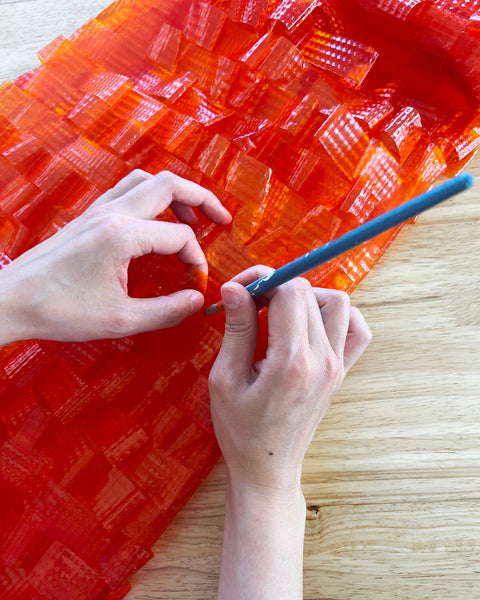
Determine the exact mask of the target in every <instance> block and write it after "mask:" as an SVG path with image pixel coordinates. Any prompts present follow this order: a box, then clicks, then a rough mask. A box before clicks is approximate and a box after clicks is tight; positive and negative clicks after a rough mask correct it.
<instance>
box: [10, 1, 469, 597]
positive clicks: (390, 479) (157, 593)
mask: <svg viewBox="0 0 480 600" xmlns="http://www.w3.org/2000/svg"><path fill="white" fill-rule="evenodd" d="M106 5H107V2H104V1H103V0H102V1H100V0H89V1H88V2H83V1H80V0H70V2H69V3H68V4H63V3H62V4H60V3H59V2H58V0H24V1H12V0H9V1H5V0H0V80H5V79H9V78H13V77H15V76H17V75H19V74H20V73H22V72H23V71H25V70H28V69H30V68H33V67H34V66H36V65H37V64H38V63H37V61H36V59H35V50H37V49H39V48H41V47H42V46H43V45H45V44H46V43H48V42H49V41H50V40H51V39H53V38H54V37H56V36H57V35H58V34H60V33H63V34H65V35H69V34H70V33H71V32H73V31H74V30H75V29H76V28H77V27H78V26H79V25H81V24H82V23H83V22H84V21H85V20H87V19H88V18H89V17H92V16H94V15H95V14H97V13H98V12H99V11H100V10H101V9H102V8H104V6H106ZM469 170H470V172H472V173H473V174H474V175H477V176H478V177H480V161H479V160H476V161H475V162H474V163H473V164H472V165H471V167H470V169H469ZM479 193H480V188H479V186H478V185H476V186H475V187H474V189H473V190H470V191H469V192H467V193H465V194H464V195H462V196H461V197H458V198H456V199H454V200H452V201H449V202H448V203H447V204H445V205H442V206H440V207H438V208H436V209H434V210H432V211H430V212H428V213H426V214H424V215H422V216H421V217H420V219H419V221H418V223H417V224H416V225H413V226H411V225H409V226H407V227H405V229H404V230H403V231H402V233H401V234H400V236H399V237H398V238H397V240H396V242H395V243H394V245H393V246H392V248H391V249H390V251H389V252H388V253H387V255H386V256H385V257H384V258H383V259H382V261H381V262H380V264H379V265H378V266H377V267H376V269H375V270H374V271H373V272H372V273H371V274H370V275H369V276H368V277H367V279H366V280H365V281H364V282H363V283H362V284H361V285H360V287H359V288H358V289H357V290H356V291H355V293H354V295H353V301H354V303H355V304H356V305H357V306H359V307H360V308H361V309H362V311H363V313H364V315H365V317H366V318H367V320H368V322H369V324H370V326H371V328H372V331H373V334H374V340H373V342H372V344H371V346H370V347H369V349H368V351H367V353H366V354H365V355H364V356H363V357H362V359H361V360H360V362H359V363H358V364H357V365H356V366H355V367H354V369H353V370H352V371H351V373H350V374H349V376H348V377H347V379H346V381H345V383H344V385H343V388H342V390H341V391H340V393H339V394H338V395H337V397H336V399H335V400H334V403H333V404H332V406H331V408H330V409H329V411H328V413H327V415H326V417H325V419H324V421H323V422H322V424H321V425H320V427H319V429H318V432H317V435H316V436H315V439H314V442H313V443H312V446H311V448H310V451H309V453H308V456H307V458H306V461H305V466H304V491H305V494H306V497H307V503H308V507H309V510H308V518H307V526H306V543H305V598H306V599H315V600H347V599H355V600H363V599H369V600H372V599H375V600H377V599H378V600H397V599H398V600H430V599H432V600H443V599H446V598H449V599H452V600H479V599H480V567H479V564H480V562H479V560H480V444H479V440H480V370H479V365H480V304H479V301H478V299H479V295H480V269H479V268H478V264H479V262H480V236H479V225H480V205H479V202H478V199H479ZM223 482H224V468H223V465H222V464H221V463H219V464H218V465H217V466H216V467H215V468H214V470H213V472H212V473H211V474H210V476H209V477H208V478H207V480H206V481H205V482H204V483H203V484H202V486H201V487H200V489H199V490H198V491H197V493H196V494H195V496H194V497H193V498H192V500H191V501H190V502H189V503H188V505H187V506H186V507H185V508H184V509H183V511H182V512H181V513H180V514H179V515H178V517H177V518H176V520H175V521H174V523H172V525H171V526H170V527H169V529H168V530H167V532H166V533H165V535H164V536H162V538H161V540H160V541H159V542H158V544H157V545H156V547H155V558H154V559H153V560H152V561H151V562H150V563H149V564H148V565H146V567H145V568H144V569H143V570H142V571H141V572H140V573H139V574H138V575H137V576H136V577H135V581H134V588H133V590H132V592H131V593H130V594H129V596H128V600H160V599H162V600H163V599H165V600H167V599H169V600H171V599H172V598H176V599H178V600H193V599H196V600H198V599H202V600H203V599H213V598H215V593H216V588H217V574H218V570H219V563H220V555H221V545H222V529H223V514H224V513H223V504H224V491H223Z"/></svg>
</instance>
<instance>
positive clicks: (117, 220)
mask: <svg viewBox="0 0 480 600" xmlns="http://www.w3.org/2000/svg"><path fill="white" fill-rule="evenodd" d="M128 225H129V220H128V219H127V217H125V215H122V214H119V213H108V214H104V215H103V217H102V218H101V219H100V222H99V223H98V228H99V230H100V233H101V234H102V235H103V236H104V237H106V238H108V239H116V238H117V237H118V236H119V235H123V233H124V232H125V230H126V229H127V228H128Z"/></svg>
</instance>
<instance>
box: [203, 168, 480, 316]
mask: <svg viewBox="0 0 480 600" xmlns="http://www.w3.org/2000/svg"><path fill="white" fill-rule="evenodd" d="M473 181H474V179H473V177H472V176H471V175H469V174H468V173H463V174H462V175H458V176H457V177H454V178H453V179H450V180H449V181H446V182H445V183H443V184H441V185H439V186H437V187H435V188H433V189H431V190H429V191H428V192H425V193H424V194H420V196H417V197H416V198H414V199H413V200H410V201H408V202H405V203H404V204H402V205H401V206H397V207H396V208H394V209H392V210H389V211H388V212H386V213H384V214H383V215H380V216H379V217H376V218H375V219H371V220H370V221H367V222H366V223H364V224H363V225H360V226H359V227H356V228H355V229H352V230H351V231H349V232H348V233H346V234H345V235H342V236H341V237H339V238H337V239H335V240H332V241H331V242H327V243H326V244H324V245H323V246H320V247H319V248H316V249H315V250H312V251H311V252H307V254H304V255H303V256H300V258H297V259H296V260H294V261H292V262H290V263H288V264H286V265H284V266H283V267H280V268H279V269H276V270H275V271H273V272H272V273H270V274H269V275H265V277H262V278H260V279H257V280H256V281H254V282H252V283H250V284H249V285H247V286H246V289H247V290H248V291H249V292H250V294H251V296H253V297H255V296H260V295H262V294H265V292H268V291H270V290H273V289H274V288H276V287H279V286H280V285H282V284H283V283H286V282H287V281H290V280H291V279H294V278H295V277H299V276H300V275H303V274H305V273H307V272H308V271H311V270H312V269H315V268H316V267H319V266H320V265H322V264H324V263H326V262H328V261H329V260H332V258H335V257H337V256H340V255H341V254H344V253H345V252H348V251H349V250H352V248H355V247H357V246H361V245H362V244H364V243H365V242H368V241H369V240H371V239H373V238H375V237H377V236H378V235H380V234H382V233H385V231H388V230H389V229H393V228H394V227H397V225H401V224H402V223H404V222H405V221H408V220H409V219H412V218H413V217H415V216H417V215H418V214H420V213H422V212H424V211H426V210H428V209H429V208H432V207H433V206H436V205H437V204H440V203H441V202H444V201H445V200H447V199H448V198H451V197H452V196H455V195H456V194H460V193H461V192H463V191H465V190H466V189H467V188H469V187H471V186H472V185H473ZM222 310H223V306H222V305H221V302H219V303H218V304H213V305H212V306H209V307H208V308H207V309H206V311H205V314H206V315H212V314H216V313H218V312H221V311H222Z"/></svg>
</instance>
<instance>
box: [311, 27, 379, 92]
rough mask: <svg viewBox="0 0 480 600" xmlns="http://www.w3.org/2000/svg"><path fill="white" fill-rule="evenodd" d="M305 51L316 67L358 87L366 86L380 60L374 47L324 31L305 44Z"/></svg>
mask: <svg viewBox="0 0 480 600" xmlns="http://www.w3.org/2000/svg"><path fill="white" fill-rule="evenodd" d="M301 51H302V54H303V55H304V56H305V58H306V59H307V60H308V61H309V62H311V63H312V64H313V65H315V66H316V67H318V68H320V69H325V70H326V71H330V72H332V73H333V74H334V75H336V76H338V77H340V78H341V80H342V82H343V83H344V84H345V85H347V86H349V87H354V88H356V87H359V86H360V85H361V84H362V82H363V80H364V79H365V77H366V76H367V75H368V72H369V71H370V69H371V68H372V66H373V64H374V63H375V61H376V60H377V58H378V52H377V51H376V50H375V49H374V48H372V47H371V46H367V45H365V44H363V43H361V42H358V41H356V40H351V39H349V38H345V37H341V36H338V35H332V34H329V33H325V32H323V31H315V32H314V33H313V34H312V35H311V37H309V38H308V39H307V40H306V42H304V43H302V45H301Z"/></svg>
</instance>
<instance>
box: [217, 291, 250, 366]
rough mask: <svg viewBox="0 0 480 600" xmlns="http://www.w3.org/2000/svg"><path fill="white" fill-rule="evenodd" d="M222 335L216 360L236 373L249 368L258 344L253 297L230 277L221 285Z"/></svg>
mask: <svg viewBox="0 0 480 600" xmlns="http://www.w3.org/2000/svg"><path fill="white" fill-rule="evenodd" d="M222 300H223V305H224V308H225V316H226V321H225V335H224V337H223V341H222V347H221V348H220V352H219V354H218V358H217V361H218V362H219V363H220V365H221V367H222V368H225V369H228V370H229V371H231V372H236V373H237V374H239V375H244V374H246V373H248V371H249V370H250V367H251V364H252V361H253V356H254V354H255V348H256V345H257V333H258V316H257V309H256V306H255V302H254V301H253V298H252V297H251V296H250V294H249V293H248V291H247V290H246V289H245V287H244V286H243V285H240V284H239V283H235V282H233V281H230V282H228V283H225V284H224V285H223V286H222Z"/></svg>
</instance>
